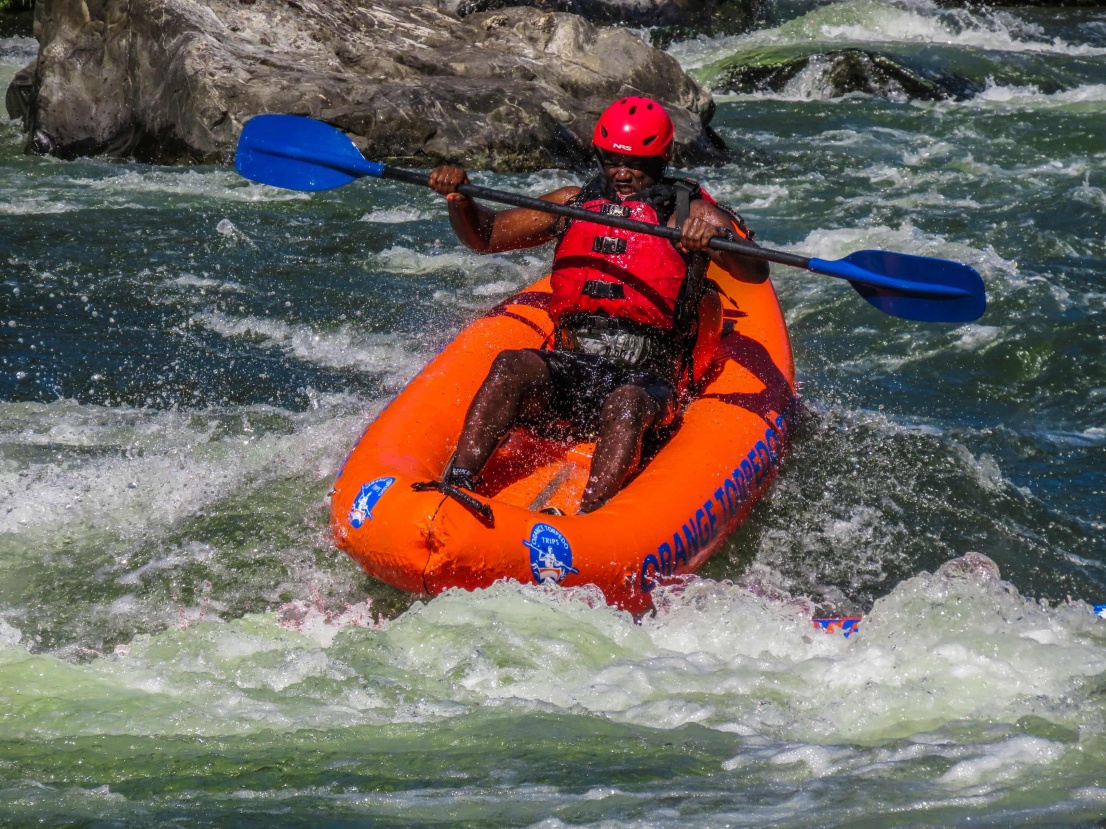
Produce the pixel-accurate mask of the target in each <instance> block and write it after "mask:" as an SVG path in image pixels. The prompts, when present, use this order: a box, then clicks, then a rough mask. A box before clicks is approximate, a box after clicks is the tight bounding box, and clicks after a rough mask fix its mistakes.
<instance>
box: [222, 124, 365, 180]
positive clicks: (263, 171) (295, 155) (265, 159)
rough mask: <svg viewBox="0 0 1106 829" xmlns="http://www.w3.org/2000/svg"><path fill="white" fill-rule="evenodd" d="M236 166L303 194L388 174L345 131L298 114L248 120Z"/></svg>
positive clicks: (245, 174) (243, 172)
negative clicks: (366, 155)
mask: <svg viewBox="0 0 1106 829" xmlns="http://www.w3.org/2000/svg"><path fill="white" fill-rule="evenodd" d="M234 166H235V168H236V169H237V170H238V173H239V174H240V175H242V176H243V177H245V178H248V179H250V180H251V181H257V182H260V183H261V184H271V185H272V186H273V187H284V188H285V189H288V190H304V191H314V190H330V189H332V188H334V187H341V186H342V185H343V184H349V183H350V182H351V181H353V180H354V179H358V178H361V177H362V176H377V177H379V176H380V175H381V174H382V173H383V171H384V165H383V164H378V163H377V162H375V161H369V160H368V159H366V158H365V157H364V156H363V155H361V151H360V150H358V149H357V147H355V146H354V145H353V142H352V141H350V140H349V138H348V137H347V136H346V135H345V133H343V132H342V131H341V130H339V129H336V128H335V127H332V126H330V125H329V124H324V123H323V122H322V121H315V120H314V119H312V118H302V117H300V116H298V115H257V116H255V117H253V118H251V119H250V120H249V121H247V122H246V125H245V126H244V127H243V128H242V135H241V136H240V137H239V138H238V150H237V152H236V153H235V157H234Z"/></svg>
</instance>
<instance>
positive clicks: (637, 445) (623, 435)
mask: <svg viewBox="0 0 1106 829" xmlns="http://www.w3.org/2000/svg"><path fill="white" fill-rule="evenodd" d="M660 414H661V404H660V403H658V402H657V400H655V399H654V398H653V396H652V395H651V394H649V392H647V391H646V390H645V389H643V388H642V387H641V386H620V387H618V388H617V389H615V390H614V391H612V392H611V393H610V394H609V395H607V399H606V400H604V401H603V412H602V415H601V419H600V426H599V439H598V440H597V441H596V446H595V454H594V455H592V459H591V473H590V475H589V476H588V484H587V486H586V487H585V488H584V497H583V499H582V500H581V502H580V513H581V514H583V513H587V512H593V511H595V510H597V509H599V508H600V507H601V506H603V505H604V504H605V503H607V501H609V500H610V499H611V498H613V497H614V496H615V494H616V493H617V492H618V490H619V489H621V488H622V484H623V482H625V480H626V478H627V477H628V476H629V474H630V473H631V472H632V471H633V470H634V467H636V466H637V464H638V462H639V461H640V460H641V444H642V440H643V438H644V437H645V433H646V432H647V431H649V429H650V428H651V427H652V426H653V424H654V423H655V422H656V421H657V418H658V416H659V415H660Z"/></svg>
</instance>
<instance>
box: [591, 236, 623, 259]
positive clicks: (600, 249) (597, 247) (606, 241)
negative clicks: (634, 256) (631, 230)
mask: <svg viewBox="0 0 1106 829" xmlns="http://www.w3.org/2000/svg"><path fill="white" fill-rule="evenodd" d="M591 249H592V250H593V251H594V252H595V253H606V254H608V255H615V256H617V255H618V254H621V253H625V252H626V240H625V239H618V238H615V237H614V236H596V237H595V241H594V242H592V243H591Z"/></svg>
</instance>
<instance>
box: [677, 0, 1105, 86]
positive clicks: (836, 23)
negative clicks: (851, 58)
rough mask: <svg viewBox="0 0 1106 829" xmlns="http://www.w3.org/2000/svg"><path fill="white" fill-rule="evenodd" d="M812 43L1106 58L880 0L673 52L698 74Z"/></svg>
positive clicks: (1008, 20) (974, 14) (1006, 26)
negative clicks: (750, 54) (751, 54)
mask: <svg viewBox="0 0 1106 829" xmlns="http://www.w3.org/2000/svg"><path fill="white" fill-rule="evenodd" d="M809 43H818V44H821V45H823V46H826V47H828V46H833V45H839V46H841V47H845V46H861V47H870V46H872V45H876V46H878V45H882V44H911V43H924V44H932V45H934V46H948V47H954V48H958V49H965V48H968V49H977V50H981V51H988V52H1023V53H1040V54H1056V55H1069V56H1079V57H1093V56H1099V55H1106V49H1102V48H1098V47H1094V46H1089V45H1085V44H1073V43H1069V42H1067V41H1064V40H1062V39H1059V38H1054V39H1052V40H1047V39H1045V38H1044V36H1043V34H1042V32H1041V30H1040V29H1039V28H1037V27H1034V26H1030V25H1027V24H1026V23H1025V22H1024V21H1022V20H1020V19H1019V18H1017V17H1016V16H1014V15H1013V14H1009V13H1003V12H999V13H987V12H982V11H974V10H973V11H969V10H965V9H959V10H956V11H952V12H950V11H947V10H943V9H939V8H937V7H936V6H934V5H932V4H928V3H916V4H913V5H902V4H892V3H888V2H882V1H881V0H848V2H841V3H831V4H827V5H824V6H820V7H819V8H817V9H814V10H812V11H810V12H808V13H807V14H805V15H803V16H802V17H800V18H797V19H795V20H791V21H788V22H786V23H784V24H782V25H780V26H778V27H776V28H772V29H762V30H758V31H754V32H751V33H749V34H746V35H741V36H737V37H720V38H714V39H704V38H700V39H698V40H694V41H686V42H684V43H681V44H676V45H674V46H673V47H672V48H671V49H669V54H671V55H673V56H674V57H675V58H676V59H677V60H678V61H679V62H680V64H681V66H683V67H684V69H686V70H695V69H700V68H702V67H705V66H708V65H709V64H711V63H714V62H716V61H719V60H727V59H729V58H731V57H733V56H735V55H739V54H741V53H742V52H746V51H755V50H757V49H761V48H764V47H779V46H782V45H786V44H796V45H803V44H809Z"/></svg>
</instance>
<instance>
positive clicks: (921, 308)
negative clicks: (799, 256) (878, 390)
mask: <svg viewBox="0 0 1106 829" xmlns="http://www.w3.org/2000/svg"><path fill="white" fill-rule="evenodd" d="M808 267H809V268H810V270H812V271H814V272H815V273H821V274H825V275H826V276H836V277H838V278H839V279H845V280H848V282H849V284H850V285H852V286H853V288H855V289H856V291H857V293H859V294H860V295H861V296H862V297H864V299H865V300H867V301H868V303H869V304H870V305H872V306H874V307H876V308H878V309H879V310H880V311H883V312H884V313H886V314H891V315H892V316H896V317H900V318H901V319H907V320H917V321H920V322H971V321H972V320H977V319H979V318H980V317H981V316H983V312H984V311H985V310H987V295H986V291H985V290H984V288H983V277H981V276H980V275H979V272H978V271H976V270H975V269H974V268H970V267H968V266H967V265H963V264H961V263H960V262H951V261H949V260H947V259H934V258H932V257H929V256H912V255H910V254H907V253H892V252H891V251H884V250H860V251H857V252H856V253H851V254H849V255H848V256H846V257H845V258H844V259H836V260H833V261H829V260H825V259H811V260H810V264H809V266H808Z"/></svg>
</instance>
